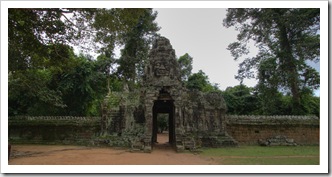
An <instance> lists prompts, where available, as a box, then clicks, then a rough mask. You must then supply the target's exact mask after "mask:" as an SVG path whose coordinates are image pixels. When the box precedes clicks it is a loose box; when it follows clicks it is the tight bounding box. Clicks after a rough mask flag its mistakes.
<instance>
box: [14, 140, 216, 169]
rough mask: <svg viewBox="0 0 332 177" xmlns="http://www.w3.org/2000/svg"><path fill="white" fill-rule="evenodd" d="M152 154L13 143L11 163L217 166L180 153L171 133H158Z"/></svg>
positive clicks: (191, 155) (190, 154)
mask: <svg viewBox="0 0 332 177" xmlns="http://www.w3.org/2000/svg"><path fill="white" fill-rule="evenodd" d="M157 141H158V144H156V145H155V146H154V149H153V151H152V152H151V153H142V152H130V151H128V150H126V149H116V148H109V147H103V148H98V147H83V146H59V145H12V151H11V158H10V160H9V165H216V164H217V162H216V161H215V160H214V159H213V158H208V157H202V156H200V155H195V154H193V153H177V152H175V150H174V149H172V148H171V146H170V145H169V144H168V143H167V142H168V134H158V139H157Z"/></svg>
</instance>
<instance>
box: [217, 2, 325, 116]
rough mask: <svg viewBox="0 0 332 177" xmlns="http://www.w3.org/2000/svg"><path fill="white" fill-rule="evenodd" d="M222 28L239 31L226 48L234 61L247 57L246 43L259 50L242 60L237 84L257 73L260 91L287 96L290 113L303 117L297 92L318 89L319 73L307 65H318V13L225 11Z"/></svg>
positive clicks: (302, 10)
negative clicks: (288, 97)
mask: <svg viewBox="0 0 332 177" xmlns="http://www.w3.org/2000/svg"><path fill="white" fill-rule="evenodd" d="M223 24H224V26H226V27H231V26H235V28H236V29H237V30H238V31H240V33H239V34H238V37H237V39H238V41H237V42H234V43H232V44H230V45H229V46H228V50H230V51H231V54H232V55H233V57H234V59H235V60H238V59H239V58H240V57H242V56H243V55H246V54H248V48H247V44H248V42H249V41H250V40H253V41H254V42H255V43H256V46H257V47H258V49H259V52H258V54H257V55H256V56H255V57H252V58H245V59H244V60H243V61H242V62H241V63H240V65H239V70H238V75H237V76H236V78H237V79H239V80H240V81H242V80H243V79H244V78H253V77H255V73H254V70H255V69H257V70H258V74H257V79H259V89H260V90H262V89H267V90H271V89H279V90H280V89H282V90H285V91H287V92H290V93H291V94H292V107H291V108H292V110H291V112H290V113H291V114H305V110H303V109H302V108H303V107H302V106H301V105H302V104H303V103H301V101H302V100H301V93H302V91H301V90H303V89H306V88H308V89H311V90H312V89H316V88H318V87H319V73H318V72H317V71H315V69H313V68H312V67H311V66H309V65H308V64H307V61H315V62H317V61H319V52H320V47H319V46H320V44H319V37H320V36H319V24H320V10H319V9H287V8H283V9H267V8H264V9H258V8H256V9H253V8H250V9H228V12H227V15H226V18H225V19H224V23H223ZM262 93H267V91H262ZM266 97H267V96H266Z"/></svg>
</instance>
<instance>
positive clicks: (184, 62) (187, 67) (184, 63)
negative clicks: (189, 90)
mask: <svg viewBox="0 0 332 177" xmlns="http://www.w3.org/2000/svg"><path fill="white" fill-rule="evenodd" d="M178 62H179V65H180V69H181V79H182V81H183V82H186V81H188V78H189V76H190V75H191V70H192V69H193V66H192V64H193V58H192V57H191V56H190V55H189V54H188V53H186V54H184V55H183V56H181V57H180V58H179V59H178Z"/></svg>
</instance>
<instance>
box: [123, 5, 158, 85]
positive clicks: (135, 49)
mask: <svg viewBox="0 0 332 177" xmlns="http://www.w3.org/2000/svg"><path fill="white" fill-rule="evenodd" d="M118 11H123V13H128V17H130V18H131V19H135V20H134V22H133V26H131V27H130V29H131V30H130V31H127V32H126V33H123V34H122V35H121V36H122V40H121V42H123V43H124V48H123V49H122V50H121V57H120V59H119V60H118V61H117V63H118V64H119V67H118V68H117V74H118V75H119V76H120V77H121V78H123V79H124V80H126V81H128V84H129V89H131V90H132V89H133V87H134V86H133V84H134V83H135V82H140V81H141V78H142V76H143V73H144V67H145V62H146V60H147V57H148V52H149V49H150V44H151V42H152V38H153V37H154V36H155V35H156V32H157V31H158V30H159V27H158V26H157V23H156V22H154V20H155V19H156V17H157V14H156V13H153V11H152V9H118Z"/></svg>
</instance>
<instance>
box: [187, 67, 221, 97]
mask: <svg viewBox="0 0 332 177" xmlns="http://www.w3.org/2000/svg"><path fill="white" fill-rule="evenodd" d="M186 87H187V88H188V89H189V90H199V91H202V92H214V91H217V92H220V90H219V88H218V85H217V84H214V85H212V84H211V83H210V81H209V77H208V76H207V75H206V74H205V73H204V72H203V71H202V70H199V71H198V73H194V74H192V75H190V76H189V78H188V82H187V84H186Z"/></svg>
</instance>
